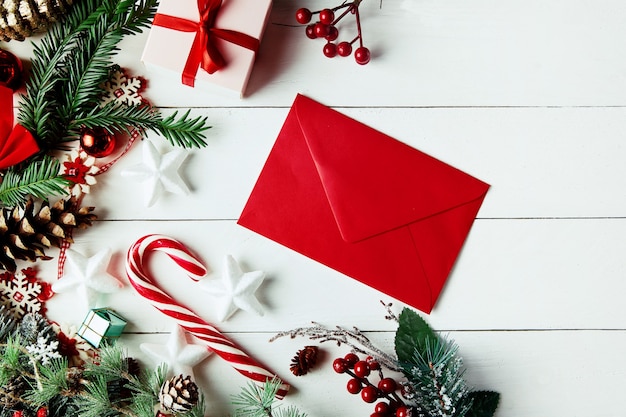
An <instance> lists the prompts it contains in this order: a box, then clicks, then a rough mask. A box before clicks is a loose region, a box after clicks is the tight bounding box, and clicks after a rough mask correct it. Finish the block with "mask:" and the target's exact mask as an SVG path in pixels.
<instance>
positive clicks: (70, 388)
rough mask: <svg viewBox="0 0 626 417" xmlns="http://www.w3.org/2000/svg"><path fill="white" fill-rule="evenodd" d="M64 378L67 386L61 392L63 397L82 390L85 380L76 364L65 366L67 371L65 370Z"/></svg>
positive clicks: (76, 393) (73, 394)
mask: <svg viewBox="0 0 626 417" xmlns="http://www.w3.org/2000/svg"><path fill="white" fill-rule="evenodd" d="M65 380H66V381H67V388H66V389H64V390H63V391H62V392H61V395H62V396H65V397H73V396H75V395H78V394H79V393H80V392H82V391H83V390H84V388H85V384H86V382H87V381H86V380H85V376H84V373H83V369H82V368H80V367H78V366H72V367H69V368H67V371H66V372H65Z"/></svg>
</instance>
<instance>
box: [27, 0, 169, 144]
mask: <svg viewBox="0 0 626 417" xmlns="http://www.w3.org/2000/svg"><path fill="white" fill-rule="evenodd" d="M157 4H158V1H157V0H142V1H139V2H137V3H135V1H131V0H103V1H94V0H86V1H83V2H79V4H78V5H75V6H74V7H73V8H72V10H71V11H70V13H69V15H68V17H67V18H66V19H65V20H64V22H62V24H59V25H55V26H54V27H53V28H52V29H51V30H50V31H49V34H48V35H47V36H46V37H44V38H43V39H42V41H41V43H40V45H35V47H34V55H35V57H34V59H33V63H32V68H33V69H32V73H33V74H32V77H31V80H30V82H29V83H28V85H27V90H26V93H27V94H26V95H25V96H22V99H21V105H20V113H19V115H18V119H19V120H20V122H21V123H22V124H23V125H24V127H26V128H27V129H28V130H29V131H31V133H33V134H34V136H35V137H36V138H37V139H38V140H39V142H40V144H43V145H45V146H46V147H48V148H52V147H55V145H56V144H57V143H58V142H59V141H63V140H66V137H67V130H68V126H67V125H68V123H69V121H70V120H72V119H73V115H74V114H76V113H77V112H79V111H81V110H83V111H87V110H88V109H90V108H92V107H93V105H94V103H95V102H96V101H97V100H98V99H99V93H100V91H99V85H100V83H101V82H102V81H104V80H106V77H107V76H108V67H109V66H110V65H111V59H112V56H113V54H114V53H115V51H116V50H117V44H118V43H119V42H120V41H121V39H122V37H123V36H124V35H126V34H132V33H139V32H141V30H142V28H145V27H147V26H148V25H149V23H150V20H151V18H152V16H153V15H154V13H155V11H156V5H157Z"/></svg>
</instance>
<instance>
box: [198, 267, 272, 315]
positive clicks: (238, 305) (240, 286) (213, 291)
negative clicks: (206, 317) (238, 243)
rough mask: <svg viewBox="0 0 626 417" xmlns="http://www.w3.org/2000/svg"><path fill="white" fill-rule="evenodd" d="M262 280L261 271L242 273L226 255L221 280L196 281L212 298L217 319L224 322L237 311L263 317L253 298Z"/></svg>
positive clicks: (259, 304) (256, 301)
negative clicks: (215, 306) (215, 305)
mask: <svg viewBox="0 0 626 417" xmlns="http://www.w3.org/2000/svg"><path fill="white" fill-rule="evenodd" d="M263 279H265V273H264V272H263V271H252V272H243V271H242V270H241V266H239V263H237V261H236V260H235V258H233V257H232V256H231V255H227V256H226V258H225V259H224V271H222V277H221V279H210V278H205V279H203V280H200V281H198V285H199V286H200V288H201V289H202V290H204V291H206V292H208V293H209V295H210V296H212V297H213V298H214V301H215V303H216V304H217V309H218V319H219V320H220V321H225V320H227V319H228V318H229V317H230V316H231V315H232V314H233V313H234V312H235V311H237V310H238V309H241V310H244V311H247V312H248V313H253V314H256V315H259V316H262V315H263V306H262V305H261V303H260V302H259V300H257V299H256V297H255V296H254V293H255V292H256V290H257V289H258V288H259V287H260V286H261V283H262V282H263Z"/></svg>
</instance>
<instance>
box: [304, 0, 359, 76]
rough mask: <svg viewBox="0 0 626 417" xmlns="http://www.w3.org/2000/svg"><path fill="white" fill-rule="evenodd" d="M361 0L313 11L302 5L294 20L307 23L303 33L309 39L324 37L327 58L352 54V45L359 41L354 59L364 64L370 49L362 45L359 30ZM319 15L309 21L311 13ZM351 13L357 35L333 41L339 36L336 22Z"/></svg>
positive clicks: (324, 50)
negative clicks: (338, 12)
mask: <svg viewBox="0 0 626 417" xmlns="http://www.w3.org/2000/svg"><path fill="white" fill-rule="evenodd" d="M362 1H363V0H353V1H352V2H346V3H343V4H340V5H339V6H336V7H333V8H332V9H328V8H326V9H322V10H318V11H315V12H312V11H311V10H309V9H307V8H305V7H303V8H300V9H298V10H297V11H296V21H297V22H298V23H300V24H302V25H307V27H306V30H305V33H306V36H307V37H308V38H309V39H317V38H323V39H326V44H325V45H324V48H323V50H322V51H323V52H324V55H326V56H327V57H328V58H333V57H335V56H337V55H339V56H343V57H346V56H350V55H351V54H352V45H353V44H354V43H355V42H356V41H359V46H358V47H357V48H356V49H355V50H354V59H355V61H356V62H357V64H360V65H365V64H367V63H368V62H370V57H371V54H370V50H369V49H368V48H366V47H365V46H363V33H362V31H361V17H360V15H359V5H360V4H361V2H362ZM341 9H344V10H343V11H342V12H341V14H339V16H337V17H335V12H337V11H339V10H341ZM316 14H317V15H319V16H318V17H319V20H318V21H317V22H315V23H310V22H311V19H312V18H313V15H316ZM348 14H353V15H354V18H355V21H356V29H357V35H356V37H355V38H354V39H352V40H351V41H350V42H348V41H342V42H339V43H335V41H336V40H337V38H339V29H337V23H338V22H339V21H340V20H341V19H343V18H344V17H345V16H346V15H348Z"/></svg>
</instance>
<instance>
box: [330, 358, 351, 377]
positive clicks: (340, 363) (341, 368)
mask: <svg viewBox="0 0 626 417" xmlns="http://www.w3.org/2000/svg"><path fill="white" fill-rule="evenodd" d="M333 369H334V370H335V372H337V373H338V374H343V373H344V372H346V369H348V364H347V363H346V360H345V359H343V358H337V359H335V360H334V361H333Z"/></svg>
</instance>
